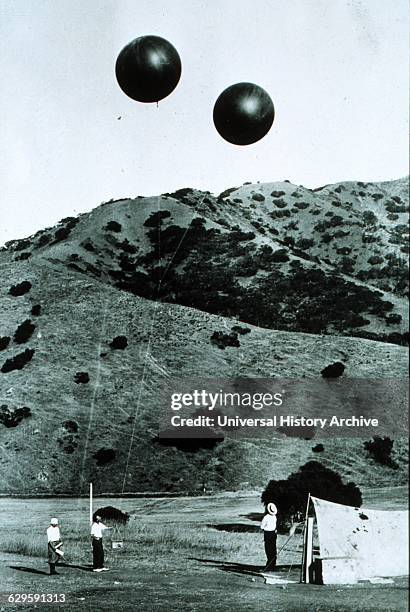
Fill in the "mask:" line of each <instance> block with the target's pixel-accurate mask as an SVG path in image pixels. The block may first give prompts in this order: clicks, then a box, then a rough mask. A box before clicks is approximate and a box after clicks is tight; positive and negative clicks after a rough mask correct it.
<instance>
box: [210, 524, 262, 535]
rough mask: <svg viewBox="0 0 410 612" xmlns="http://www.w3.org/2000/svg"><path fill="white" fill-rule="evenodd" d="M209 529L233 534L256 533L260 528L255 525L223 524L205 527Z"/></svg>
mask: <svg viewBox="0 0 410 612" xmlns="http://www.w3.org/2000/svg"><path fill="white" fill-rule="evenodd" d="M207 527H210V528H211V529H216V530H217V531H228V532H232V531H233V532H235V533H256V532H257V531H260V528H259V527H257V526H256V525H247V524H246V523H225V524H219V525H207Z"/></svg>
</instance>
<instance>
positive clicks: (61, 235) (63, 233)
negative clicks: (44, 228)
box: [53, 226, 71, 244]
mask: <svg viewBox="0 0 410 612" xmlns="http://www.w3.org/2000/svg"><path fill="white" fill-rule="evenodd" d="M70 233H71V228H70V227H68V226H66V227H59V228H58V230H56V232H55V233H54V240H53V244H55V243H56V242H61V241H62V240H65V239H66V238H68V236H69V235H70Z"/></svg>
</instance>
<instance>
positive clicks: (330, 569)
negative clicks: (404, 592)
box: [310, 497, 409, 584]
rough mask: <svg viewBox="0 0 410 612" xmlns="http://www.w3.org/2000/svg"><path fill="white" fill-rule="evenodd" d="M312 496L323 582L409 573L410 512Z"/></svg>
mask: <svg viewBox="0 0 410 612" xmlns="http://www.w3.org/2000/svg"><path fill="white" fill-rule="evenodd" d="M310 499H311V501H312V502H313V506H314V510H315V515H316V523H317V534H318V540H319V548H320V556H319V559H318V562H319V565H320V566H321V576H322V581H323V584H354V583H357V582H359V581H360V580H370V579H372V578H378V577H390V576H405V575H407V574H408V568H409V556H408V542H409V539H408V520H409V513H408V511H390V510H366V509H364V508H353V507H351V506H344V505H342V504H335V503H333V502H329V501H325V500H323V499H319V498H317V497H311V498H310Z"/></svg>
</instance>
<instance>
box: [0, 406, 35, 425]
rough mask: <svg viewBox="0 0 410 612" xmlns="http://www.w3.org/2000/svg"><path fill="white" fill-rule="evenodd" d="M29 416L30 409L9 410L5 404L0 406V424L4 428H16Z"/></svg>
mask: <svg viewBox="0 0 410 612" xmlns="http://www.w3.org/2000/svg"><path fill="white" fill-rule="evenodd" d="M30 416H31V410H30V408H27V406H23V408H14V409H10V408H8V407H7V405H6V404H3V405H2V406H0V423H2V424H3V425H4V427H17V425H18V424H19V423H21V421H22V420H23V419H27V418H28V417H30Z"/></svg>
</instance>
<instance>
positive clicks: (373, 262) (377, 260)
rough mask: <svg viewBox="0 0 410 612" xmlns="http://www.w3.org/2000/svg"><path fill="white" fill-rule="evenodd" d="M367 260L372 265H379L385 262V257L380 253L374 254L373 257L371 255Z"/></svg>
mask: <svg viewBox="0 0 410 612" xmlns="http://www.w3.org/2000/svg"><path fill="white" fill-rule="evenodd" d="M367 261H368V262H369V264H371V265H372V266H377V264H381V263H383V257H380V255H372V257H369V259H368V260H367Z"/></svg>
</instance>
